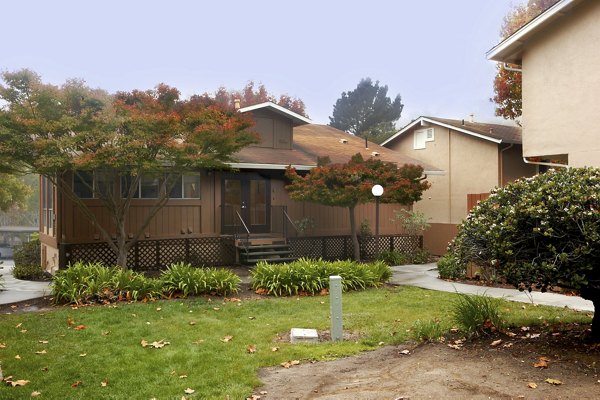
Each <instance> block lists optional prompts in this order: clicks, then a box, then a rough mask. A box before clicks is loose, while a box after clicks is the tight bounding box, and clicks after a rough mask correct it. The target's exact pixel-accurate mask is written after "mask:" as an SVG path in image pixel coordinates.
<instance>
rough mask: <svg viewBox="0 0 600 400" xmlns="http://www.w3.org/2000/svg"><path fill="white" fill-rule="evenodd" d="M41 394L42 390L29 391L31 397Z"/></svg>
mask: <svg viewBox="0 0 600 400" xmlns="http://www.w3.org/2000/svg"><path fill="white" fill-rule="evenodd" d="M41 395H42V392H38V391H37V390H34V391H33V392H31V397H39V396H41Z"/></svg>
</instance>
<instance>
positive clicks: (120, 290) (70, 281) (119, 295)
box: [52, 262, 162, 304]
mask: <svg viewBox="0 0 600 400" xmlns="http://www.w3.org/2000/svg"><path fill="white" fill-rule="evenodd" d="M52 296H53V298H54V301H55V302H56V303H75V304H85V303H96V302H101V303H104V302H113V301H118V300H134V301H137V300H144V299H154V298H159V297H161V296H162V283H161V282H160V281H158V280H156V279H150V278H146V277H145V276H144V275H142V274H140V273H138V272H134V271H128V270H123V269H121V268H119V267H105V266H104V265H102V264H101V263H82V262H77V263H75V264H73V265H70V266H69V267H68V268H66V269H63V270H59V271H58V272H57V273H56V274H55V275H54V277H53V279H52Z"/></svg>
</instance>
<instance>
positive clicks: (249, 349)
mask: <svg viewBox="0 0 600 400" xmlns="http://www.w3.org/2000/svg"><path fill="white" fill-rule="evenodd" d="M246 351H247V352H248V353H250V354H252V353H256V345H255V344H249V345H248V346H246Z"/></svg>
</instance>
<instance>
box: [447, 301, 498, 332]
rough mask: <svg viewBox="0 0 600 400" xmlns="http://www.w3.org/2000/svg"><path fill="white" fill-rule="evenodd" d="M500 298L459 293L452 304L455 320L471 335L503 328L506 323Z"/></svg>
mask: <svg viewBox="0 0 600 400" xmlns="http://www.w3.org/2000/svg"><path fill="white" fill-rule="evenodd" d="M500 304H501V301H500V300H499V299H495V298H493V297H488V296H472V295H467V294H458V297H457V298H456V300H455V301H454V303H453V306H452V318H453V320H454V322H455V323H456V324H457V325H458V326H459V327H460V328H461V330H463V331H464V332H466V333H468V334H470V335H479V334H485V333H488V332H494V331H496V330H501V329H502V328H503V327H504V325H505V323H504V321H503V320H502V317H501V316H500Z"/></svg>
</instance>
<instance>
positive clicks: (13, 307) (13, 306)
mask: <svg viewBox="0 0 600 400" xmlns="http://www.w3.org/2000/svg"><path fill="white" fill-rule="evenodd" d="M17 307H18V306H15V305H12V306H10V308H12V309H13V310H14V309H15V308H17Z"/></svg>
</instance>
